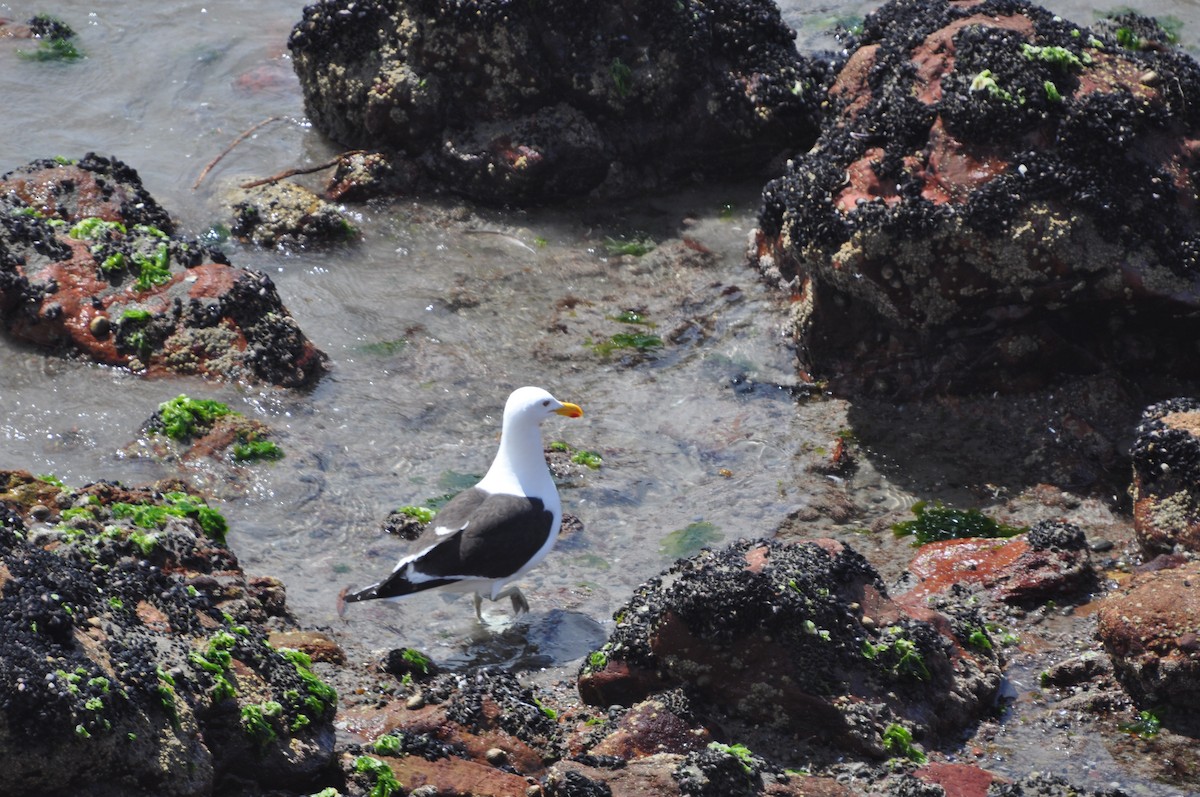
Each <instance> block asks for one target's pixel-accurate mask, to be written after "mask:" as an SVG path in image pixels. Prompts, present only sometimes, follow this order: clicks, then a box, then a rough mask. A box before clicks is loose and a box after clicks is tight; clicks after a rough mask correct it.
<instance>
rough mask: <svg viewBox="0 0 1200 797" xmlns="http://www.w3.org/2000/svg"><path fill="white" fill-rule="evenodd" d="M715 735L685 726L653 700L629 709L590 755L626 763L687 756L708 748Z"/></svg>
mask: <svg viewBox="0 0 1200 797" xmlns="http://www.w3.org/2000/svg"><path fill="white" fill-rule="evenodd" d="M712 740H713V739H712V734H710V733H709V732H708V730H707V729H705V728H703V727H694V726H692V725H691V724H689V723H688V722H685V721H684V720H683V719H681V718H680V717H679V716H678V715H677V714H675V713H673V712H672V711H671V710H670V708H668V707H667V705H666V704H665V703H663V702H662V701H661V700H656V699H654V698H651V699H650V700H645V701H643V702H641V703H638V704H637V705H636V706H633V707H632V708H631V709H629V711H628V713H626V714H625V715H624V716H623V717H621V719H620V720H619V721H618V722H617V723H616V727H615V728H614V729H613V730H612V732H611V733H610V734H609V735H608V736H606V737H604V738H603V739H602V740H600V742H599V743H598V744H596V745H595V746H594V747H592V748H591V749H590V750H588V751H587V752H588V753H590V754H591V755H596V756H618V757H620V758H623V759H635V758H645V757H646V756H651V755H655V754H658V753H679V754H681V755H682V754H685V753H689V752H691V751H692V750H699V749H701V748H703V747H707V746H708V743H709V742H711V741H712Z"/></svg>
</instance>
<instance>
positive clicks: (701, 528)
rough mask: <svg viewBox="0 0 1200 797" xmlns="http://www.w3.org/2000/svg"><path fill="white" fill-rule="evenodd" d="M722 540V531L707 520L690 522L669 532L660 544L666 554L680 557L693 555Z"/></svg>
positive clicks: (674, 557)
mask: <svg viewBox="0 0 1200 797" xmlns="http://www.w3.org/2000/svg"><path fill="white" fill-rule="evenodd" d="M720 541H721V531H720V529H718V528H717V527H716V526H714V525H713V524H712V523H709V522H708V521H707V520H701V521H698V522H696V523H689V524H687V525H686V526H685V527H683V528H681V529H676V530H675V531H672V532H671V533H670V534H668V535H667V536H666V537H665V538H664V539H663V541H662V545H660V546H659V552H660V553H662V554H663V555H664V556H669V557H671V558H673V559H679V558H682V557H684V556H691V555H692V554H694V553H696V552H698V551H699V550H700V549H701V548H704V547H705V546H707V545H712V544H713V543H716V542H720Z"/></svg>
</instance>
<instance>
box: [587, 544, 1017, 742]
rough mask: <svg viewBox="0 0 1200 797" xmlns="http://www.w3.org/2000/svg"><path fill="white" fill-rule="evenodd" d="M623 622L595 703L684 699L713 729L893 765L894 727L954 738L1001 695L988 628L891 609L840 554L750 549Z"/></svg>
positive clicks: (696, 563)
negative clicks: (719, 725) (728, 718)
mask: <svg viewBox="0 0 1200 797" xmlns="http://www.w3.org/2000/svg"><path fill="white" fill-rule="evenodd" d="M615 618H616V620H617V629H616V631H615V632H614V633H613V635H612V636H611V637H610V639H609V641H608V643H607V644H605V645H604V647H603V648H601V649H600V650H599V651H597V652H596V653H593V654H592V655H591V656H589V657H588V658H587V659H586V661H585V663H584V667H583V671H582V673H581V677H580V682H579V691H580V694H581V696H582V697H583V698H584V700H585V702H587V703H590V704H592V705H603V706H607V705H610V704H613V703H622V702H626V701H629V700H630V699H631V698H632V697H635V696H637V695H638V694H642V695H643V696H644V694H646V693H649V692H652V691H661V690H665V689H669V688H673V687H677V686H683V687H685V688H687V689H688V690H690V693H691V694H693V695H695V696H698V697H699V698H700V702H699V703H698V705H696V707H695V711H696V713H697V714H699V715H701V716H703V717H705V718H706V719H708V720H709V721H716V720H715V718H716V716H717V715H718V714H721V713H726V714H727V715H732V716H733V717H737V718H740V719H741V720H742V721H748V722H750V723H753V725H754V726H755V727H757V728H760V729H764V730H770V731H771V732H776V733H781V734H783V738H793V739H798V740H805V741H809V742H814V743H821V744H828V745H830V746H832V747H833V748H835V749H841V750H849V751H852V752H854V753H856V754H867V755H877V756H882V755H883V754H884V742H883V740H882V734H883V732H884V730H885V728H886V727H887V726H889V725H893V724H900V725H904V726H906V727H908V728H910V729H911V730H912V732H913V734H914V735H915V736H917V737H923V738H925V739H927V740H928V739H934V738H936V737H938V736H939V735H941V734H946V735H949V736H953V735H954V734H957V733H959V732H960V731H961V730H962V729H963V728H965V727H967V726H969V725H970V724H971V723H973V722H974V721H976V719H977V718H978V717H979V716H980V714H981V712H983V711H985V710H986V709H987V708H988V707H989V706H990V705H991V701H992V698H993V697H994V696H995V693H996V690H997V688H998V687H999V684H1000V667H999V664H998V661H997V656H996V653H995V652H994V648H993V646H991V645H990V644H989V645H975V644H972V643H971V641H970V640H971V638H972V636H973V635H978V634H986V631H985V630H984V623H983V620H982V618H980V617H979V616H978V615H977V614H976V613H974V612H973V611H972V610H967V609H961V608H960V609H958V610H956V612H955V614H954V616H948V615H946V614H940V613H937V612H934V611H931V610H928V609H924V608H912V609H910V608H905V607H903V606H901V605H899V604H897V603H895V602H893V601H892V600H891V599H889V598H888V596H887V592H886V590H885V589H884V586H883V584H882V582H881V581H880V580H879V576H878V575H877V574H876V573H875V571H874V570H872V569H871V567H870V565H868V564H867V562H866V560H865V559H863V558H862V556H860V555H859V554H858V553H856V552H855V551H854V550H852V549H851V548H849V547H847V546H845V545H842V544H841V543H838V542H834V541H831V540H822V541H817V542H808V543H801V544H794V545H784V544H781V543H778V542H761V541H759V542H749V541H743V542H740V543H736V544H734V545H732V546H730V547H727V548H725V549H722V550H720V551H716V552H711V551H710V552H704V553H701V554H700V555H698V556H696V557H694V558H692V559H688V560H681V561H680V562H679V563H677V564H676V565H675V567H673V568H672V569H671V570H670V571H669V572H668V573H666V574H664V575H663V577H661V578H658V579H654V580H652V581H650V582H648V583H647V584H646V585H644V586H643V587H641V588H640V589H639V590H638V591H637V592H636V593H635V594H634V596H633V598H632V599H631V601H630V602H629V604H627V605H626V606H625V607H623V608H622V609H620V610H619V611H618V612H617V613H616V615H615ZM706 705H707V706H709V707H710V708H709V709H708V710H706V709H705V706H706ZM711 707H717V709H719V710H718V711H713V710H712V708H711Z"/></svg>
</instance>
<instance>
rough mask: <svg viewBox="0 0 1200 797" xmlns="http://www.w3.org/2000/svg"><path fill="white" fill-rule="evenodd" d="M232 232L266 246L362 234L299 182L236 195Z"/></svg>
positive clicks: (308, 243)
mask: <svg viewBox="0 0 1200 797" xmlns="http://www.w3.org/2000/svg"><path fill="white" fill-rule="evenodd" d="M229 204H230V206H231V207H232V209H233V223H232V224H231V225H230V232H232V233H233V234H234V235H235V236H237V237H238V238H240V239H241V240H243V241H249V242H251V243H253V244H254V245H255V246H263V247H275V246H278V247H284V248H286V247H308V246H313V245H321V244H328V243H331V242H336V241H345V240H348V239H351V238H354V237H356V236H357V235H358V231H357V230H355V228H354V225H353V224H351V223H350V221H349V220H348V219H347V218H346V217H345V216H344V215H342V213H341V211H339V210H338V209H337V208H336V207H334V206H333V205H331V204H329V203H328V202H326V201H325V200H323V199H321V198H320V197H319V196H317V195H316V194H314V193H313V192H312V191H309V190H308V189H307V188H304V187H302V186H299V185H296V184H295V183H285V182H274V183H269V184H267V185H259V186H254V187H252V188H239V189H237V190H236V191H234V192H233V193H232V195H231V196H230V199H229Z"/></svg>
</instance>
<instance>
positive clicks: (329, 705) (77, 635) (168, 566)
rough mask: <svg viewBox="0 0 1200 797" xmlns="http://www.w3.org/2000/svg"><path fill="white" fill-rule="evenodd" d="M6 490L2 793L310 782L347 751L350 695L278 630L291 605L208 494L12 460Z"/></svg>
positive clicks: (0, 477)
mask: <svg viewBox="0 0 1200 797" xmlns="http://www.w3.org/2000/svg"><path fill="white" fill-rule="evenodd" d="M0 507H3V512H0V757H2V758H3V761H4V766H3V767H0V792H2V793H4V794H89V795H97V796H98V797H108V796H109V795H112V796H113V797H116V795H179V796H181V797H182V796H183V795H197V797H199V796H200V795H209V794H213V793H221V792H225V793H229V787H230V784H231V783H234V782H237V783H239V784H241V785H243V786H244V785H245V784H246V783H259V784H262V785H264V786H267V787H270V788H279V787H281V786H287V787H293V788H302V787H303V786H305V785H307V784H308V783H309V782H311V780H312V778H313V777H314V776H315V775H316V774H317V772H318V771H320V770H322V769H323V768H324V767H325V766H326V765H327V764H328V763H329V762H330V761H331V759H332V756H333V741H334V736H333V715H334V710H335V708H336V701H337V696H336V694H335V693H334V692H333V690H332V689H330V688H329V687H328V686H326V685H325V684H324V683H323V682H321V681H320V679H319V678H317V676H316V675H315V674H314V673H313V672H312V670H311V669H310V662H309V660H308V658H307V657H306V656H304V655H303V654H300V653H298V652H295V651H292V652H288V651H286V650H283V649H280V648H276V647H274V646H272V645H270V644H268V631H267V627H266V625H265V624H266V622H267V621H268V619H269V618H268V615H269V614H270V615H272V616H273V621H274V622H275V623H282V624H285V625H286V624H287V623H288V622H289V619H288V616H287V612H286V608H285V607H283V606H282V605H279V604H276V603H274V602H272V601H271V600H269V599H268V600H264V599H262V598H260V594H263V593H262V592H261V589H260V587H261V585H260V586H256V584H255V582H254V581H252V580H248V579H247V578H246V576H245V574H244V573H243V572H242V570H241V569H240V567H239V566H238V562H237V559H236V557H235V556H234V555H233V554H232V552H230V551H229V549H228V548H226V547H225V545H224V544H223V543H222V541H221V540H222V539H223V535H224V530H225V523H224V519H223V518H221V516H220V515H219V514H217V512H216V510H214V509H212V508H211V507H209V506H207V504H206V503H205V502H204V501H203V500H202V499H200V498H198V497H197V496H194V495H191V494H189V493H187V492H185V491H184V489H183V486H182V485H181V484H179V483H160V484H157V485H152V486H147V487H137V488H126V487H123V486H121V485H119V484H116V483H112V482H97V483H95V484H92V485H88V486H86V487H83V488H79V489H69V488H65V487H62V486H60V485H58V484H55V483H52V482H51V481H47V480H45V479H42V478H35V477H33V476H31V475H30V474H29V473H26V472H23V471H0ZM267 592H268V593H269V592H270V590H269V589H268V590H267Z"/></svg>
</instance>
